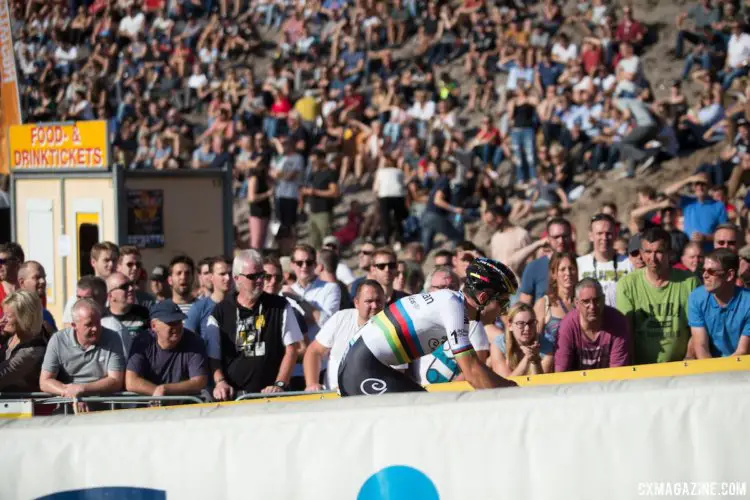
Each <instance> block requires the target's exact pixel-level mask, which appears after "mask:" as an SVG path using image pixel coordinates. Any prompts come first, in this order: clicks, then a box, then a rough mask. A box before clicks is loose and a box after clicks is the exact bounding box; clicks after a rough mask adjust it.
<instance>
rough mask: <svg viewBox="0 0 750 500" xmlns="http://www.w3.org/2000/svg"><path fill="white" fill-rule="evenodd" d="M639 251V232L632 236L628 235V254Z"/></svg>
mask: <svg viewBox="0 0 750 500" xmlns="http://www.w3.org/2000/svg"><path fill="white" fill-rule="evenodd" d="M640 251H641V234H640V233H636V234H634V235H633V236H631V237H630V241H628V254H629V255H632V254H634V253H635V252H640Z"/></svg>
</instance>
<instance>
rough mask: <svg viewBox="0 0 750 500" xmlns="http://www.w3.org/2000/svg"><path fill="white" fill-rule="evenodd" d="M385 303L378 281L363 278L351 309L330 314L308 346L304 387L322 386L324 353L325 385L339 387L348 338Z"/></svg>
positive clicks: (333, 387) (381, 308) (310, 388)
mask: <svg viewBox="0 0 750 500" xmlns="http://www.w3.org/2000/svg"><path fill="white" fill-rule="evenodd" d="M384 306H385V293H384V292H383V288H382V287H381V286H380V284H379V283H378V282H377V281H375V280H369V279H368V280H365V281H364V282H362V284H361V285H360V286H359V288H358V289H357V295H356V297H354V309H344V310H343V311H339V312H337V313H336V314H334V315H333V316H331V318H330V319H329V320H328V321H327V322H326V324H325V325H323V328H321V329H320V332H318V335H317V336H316V337H315V340H313V341H312V343H311V344H310V345H309V346H308V348H307V352H305V358H304V361H303V367H304V371H305V390H306V391H320V390H323V389H324V386H323V385H321V384H320V378H319V377H320V375H319V374H320V367H321V362H322V360H323V358H324V357H325V356H326V355H328V356H329V358H328V369H327V370H326V376H325V387H327V388H329V389H336V388H337V387H338V372H339V363H340V362H341V356H342V355H343V354H344V351H346V347H347V346H348V345H349V341H351V339H352V338H354V336H355V335H356V333H357V331H358V330H359V329H360V328H361V327H362V326H364V324H365V323H367V322H368V321H369V320H370V318H372V317H373V316H375V315H376V314H378V313H379V312H380V311H382V310H383V307H384Z"/></svg>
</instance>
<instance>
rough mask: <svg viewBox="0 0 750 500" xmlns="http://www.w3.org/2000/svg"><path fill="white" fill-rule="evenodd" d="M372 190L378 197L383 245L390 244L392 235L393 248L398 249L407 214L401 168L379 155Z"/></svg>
mask: <svg viewBox="0 0 750 500" xmlns="http://www.w3.org/2000/svg"><path fill="white" fill-rule="evenodd" d="M372 190H373V191H374V192H375V194H376V196H377V198H378V207H379V210H380V226H381V228H382V231H383V240H384V242H385V245H386V246H388V245H390V244H391V236H392V235H393V236H394V238H395V239H394V250H396V251H398V250H400V249H401V245H402V244H403V243H404V234H403V224H404V220H405V219H406V216H407V215H408V212H407V211H406V184H405V182H404V172H403V170H401V169H400V168H398V167H397V166H396V165H395V164H394V163H393V161H392V160H390V159H388V158H387V157H381V160H380V164H379V165H378V169H377V172H376V173H375V181H374V182H373V186H372Z"/></svg>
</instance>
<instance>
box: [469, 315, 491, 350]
mask: <svg viewBox="0 0 750 500" xmlns="http://www.w3.org/2000/svg"><path fill="white" fill-rule="evenodd" d="M470 325H471V326H470V328H469V342H471V345H472V347H474V350H475V351H489V350H490V340H489V338H487V332H486V331H485V329H484V325H483V324H482V322H481V321H472V322H471V324H470Z"/></svg>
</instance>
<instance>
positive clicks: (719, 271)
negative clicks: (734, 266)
mask: <svg viewBox="0 0 750 500" xmlns="http://www.w3.org/2000/svg"><path fill="white" fill-rule="evenodd" d="M724 273H726V271H724V270H722V269H710V268H708V267H704V268H703V274H708V275H709V276H721V275H722V274H724Z"/></svg>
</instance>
